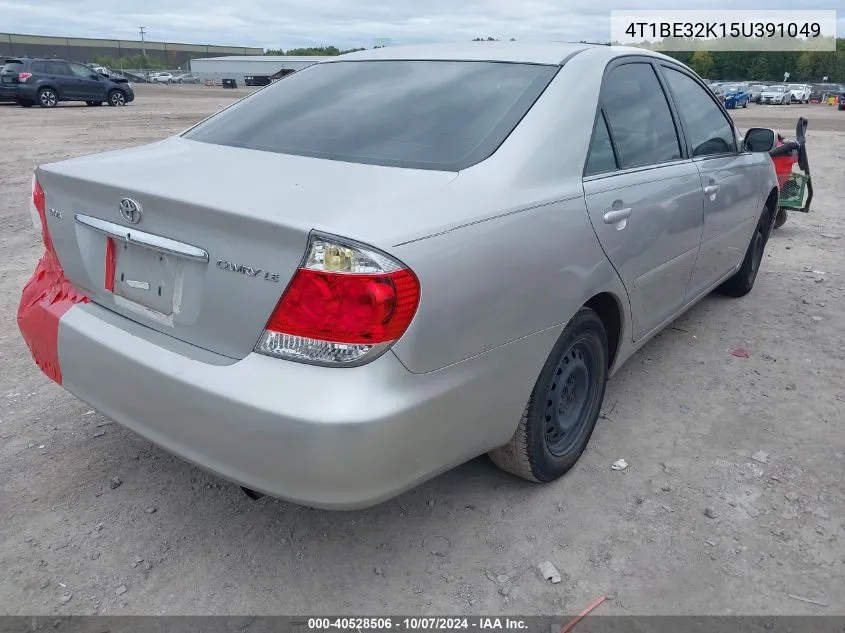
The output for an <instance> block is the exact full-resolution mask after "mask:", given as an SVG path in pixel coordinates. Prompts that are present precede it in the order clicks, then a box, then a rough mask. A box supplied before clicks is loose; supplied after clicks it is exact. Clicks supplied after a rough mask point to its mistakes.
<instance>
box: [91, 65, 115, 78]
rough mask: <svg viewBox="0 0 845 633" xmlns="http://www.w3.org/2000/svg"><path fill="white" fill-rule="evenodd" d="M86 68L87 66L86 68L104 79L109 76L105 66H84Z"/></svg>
mask: <svg viewBox="0 0 845 633" xmlns="http://www.w3.org/2000/svg"><path fill="white" fill-rule="evenodd" d="M86 66H88V68H90V69H91V70H93V71H94V72H98V73H100V74H101V75H103V76H105V77H110V76H111V72H109V69H108V68H106V67H105V66H100V65H99V64H86Z"/></svg>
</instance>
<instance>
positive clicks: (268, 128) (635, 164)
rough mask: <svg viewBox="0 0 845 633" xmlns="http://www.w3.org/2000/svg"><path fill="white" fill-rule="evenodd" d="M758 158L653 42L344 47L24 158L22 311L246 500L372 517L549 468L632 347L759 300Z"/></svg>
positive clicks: (143, 419) (32, 339)
mask: <svg viewBox="0 0 845 633" xmlns="http://www.w3.org/2000/svg"><path fill="white" fill-rule="evenodd" d="M774 144H775V138H774V132H773V131H772V130H767V129H763V128H757V129H752V130H748V131H747V132H746V133H745V135H744V136H743V135H740V133H739V132H738V130H737V129H736V127H735V126H734V124H733V122H732V121H731V118H730V117H729V116H728V114H727V112H726V111H725V109H724V106H723V104H721V103H720V102H719V101H718V100H717V99H716V97H715V96H714V95H713V93H712V92H711V91H710V90H708V88H707V86H706V84H704V82H703V81H702V80H701V79H700V78H699V77H698V76H696V75H695V74H694V73H693V72H692V71H691V70H690V69H689V68H687V67H686V66H684V65H682V64H680V63H678V62H677V61H675V60H673V59H671V58H669V57H666V56H663V55H661V54H658V53H652V52H649V51H646V50H641V49H628V48H620V47H610V46H592V45H587V44H566V43H555V44H522V43H513V42H512V43H496V42H493V43H489V44H487V43H485V44H482V45H476V44H467V45H464V46H460V45H455V46H446V45H438V46H423V47H408V48H402V47H395V48H381V49H377V50H370V51H363V52H359V53H354V54H349V55H344V56H342V57H338V58H334V59H330V60H327V61H323V62H320V63H316V64H314V65H312V66H310V67H309V68H306V69H304V70H301V71H299V72H297V73H295V74H292V75H290V76H289V77H287V78H286V79H285V80H284V81H281V82H277V83H274V84H272V85H270V86H267V87H266V88H264V89H261V90H260V91H258V92H256V93H254V94H252V95H251V96H248V97H246V98H244V99H242V100H240V101H238V102H237V103H235V104H234V105H232V106H230V107H228V108H226V109H224V110H223V111H221V112H219V113H217V114H216V115H214V116H212V117H210V118H208V119H207V120H205V121H203V122H201V123H199V124H198V125H196V126H194V127H192V128H191V129H189V130H187V131H185V132H184V133H182V134H179V135H177V136H174V137H172V138H168V139H165V140H162V141H159V142H155V143H152V144H149V145H144V146H141V147H137V148H132V149H125V150H119V151H112V152H106V153H102V154H98V155H93V156H85V157H80V158H73V159H70V160H63V161H61V162H56V163H52V164H47V165H42V166H40V167H39V168H38V169H37V170H36V172H35V175H34V179H33V188H32V217H33V223H34V225H35V226H36V227H37V228H38V229H39V230H40V231H41V234H42V238H43V242H44V247H45V252H44V255H43V257H42V259H41V260H40V262H39V263H38V266H37V269H36V271H35V273H34V275H33V277H32V279H31V280H30V281H29V283H28V284H27V285H26V287H25V289H24V291H23V295H22V297H21V302H20V307H19V311H18V323H19V327H20V329H21V332H22V334H23V337H24V339H25V340H26V343H27V345H28V346H29V349H30V350H31V352H32V355H33V357H34V359H35V361H36V362H37V364H38V365H39V367H41V369H42V370H43V371H44V373H45V374H47V376H49V377H50V378H51V379H53V380H54V381H56V382H57V383H59V384H60V385H62V386H63V387H64V388H65V389H67V390H68V391H69V392H70V393H72V394H74V395H75V396H77V397H78V398H80V399H81V400H83V401H85V402H87V403H89V404H90V405H91V406H92V407H94V408H96V409H97V410H99V411H101V412H102V413H103V414H105V415H106V416H109V417H110V418H112V419H114V420H115V421H117V422H118V423H120V424H122V425H124V426H126V427H128V428H129V429H131V430H133V431H135V432H137V433H139V434H140V435H142V436H144V437H146V438H148V439H149V440H151V441H152V442H154V443H156V444H158V445H160V446H162V447H163V448H164V449H166V450H168V451H170V452H172V453H174V454H176V455H179V456H181V457H183V458H184V459H186V460H188V461H190V462H193V463H195V464H197V465H199V466H200V467H202V468H205V469H207V470H209V471H212V472H214V473H217V474H219V475H220V476H222V477H224V478H226V479H229V480H231V481H234V482H236V483H238V484H239V485H241V486H243V487H244V488H246V489H248V490H250V491H254V492H257V493H265V494H270V495H273V496H276V497H280V498H284V499H289V500H292V501H295V502H298V503H302V504H306V505H311V506H317V507H325V508H353V507H363V506H368V505H372V504H375V503H377V502H379V501H381V500H384V499H387V498H389V497H391V496H394V495H396V494H398V493H400V492H401V491H403V490H406V489H408V488H410V487H412V486H414V485H416V484H418V483H420V482H422V481H424V480H426V479H428V478H431V477H433V476H434V475H436V474H437V473H440V472H443V471H445V470H447V469H449V468H452V467H454V466H456V465H458V464H460V463H462V462H464V461H467V460H469V459H471V458H473V457H476V456H478V455H482V454H485V453H489V454H490V456H491V457H492V460H493V461H494V462H495V463H496V464H498V465H499V466H501V467H502V468H504V469H506V470H508V471H510V472H512V473H515V474H516V475H519V476H521V477H523V478H525V479H528V480H531V481H535V482H550V481H553V480H555V479H557V478H558V477H560V476H562V475H563V474H564V473H565V472H566V471H568V470H569V469H570V468H572V467H573V466H574V465H575V463H576V462H577V461H578V458H579V457H580V455H581V454H582V452H583V451H584V449H585V447H586V446H587V443H588V440H589V438H590V435H591V433H592V432H593V429H594V427H595V426H596V422H597V420H598V418H599V412H600V408H601V404H602V399H603V397H604V392H605V384H606V381H607V379H608V377H609V376H610V375H611V374H612V373H613V372H614V371H616V370H617V369H618V368H619V367H620V366H621V365H622V363H623V362H624V361H625V360H626V359H627V358H628V357H630V356H631V354H632V353H634V351H635V350H637V349H638V348H639V347H640V346H642V345H643V344H644V343H645V342H646V341H647V340H649V338H650V337H652V336H654V335H655V334H656V333H657V332H659V331H660V330H661V329H662V328H664V327H665V326H666V325H667V324H669V323H670V322H671V321H672V320H673V319H675V318H676V317H678V315H680V314H681V313H682V312H684V311H685V310H687V309H688V308H689V307H690V306H692V305H693V304H695V303H696V302H697V301H698V300H699V299H701V298H702V297H704V296H705V295H707V294H708V293H709V292H711V291H712V290H714V289H718V290H719V291H720V292H722V293H724V294H727V295H729V296H734V297H739V296H742V295H745V294H746V293H748V292H749V291H750V290H751V288H752V286H753V284H754V281H755V277H756V275H757V271H758V269H759V266H760V262H761V260H762V257H763V249H764V248H765V246H766V242H767V240H768V238H769V235H770V232H771V228H772V224H773V217H774V214H775V212H776V206H777V199H778V188H777V180H776V178H775V173H774V168H773V165H772V162H771V160H770V158H769V156H768V154H767V153H766V152H767V151H768V150H769V149H771V148H772V147H773V146H774ZM244 183H249V186H248V187H245V186H244Z"/></svg>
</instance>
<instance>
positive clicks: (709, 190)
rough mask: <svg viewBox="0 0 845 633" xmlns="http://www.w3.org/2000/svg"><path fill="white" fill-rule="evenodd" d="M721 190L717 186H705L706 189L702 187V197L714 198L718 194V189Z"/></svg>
mask: <svg viewBox="0 0 845 633" xmlns="http://www.w3.org/2000/svg"><path fill="white" fill-rule="evenodd" d="M721 188H722V187H720V186H719V185H707V186H706V187H704V195H707V196H715V195H716V194H717V193H719V189H721Z"/></svg>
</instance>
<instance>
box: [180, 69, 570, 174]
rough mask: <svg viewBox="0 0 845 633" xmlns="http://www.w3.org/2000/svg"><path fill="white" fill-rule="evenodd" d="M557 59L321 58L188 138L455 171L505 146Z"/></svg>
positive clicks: (346, 159)
mask: <svg viewBox="0 0 845 633" xmlns="http://www.w3.org/2000/svg"><path fill="white" fill-rule="evenodd" d="M557 69H558V67H557V66H542V65H534V64H511V63H496V62H462V61H360V62H329V63H323V64H316V65H314V66H311V67H309V68H306V69H304V70H302V71H300V72H298V73H295V74H292V75H290V76H288V77H286V78H284V79H282V80H280V81H278V82H277V83H275V84H272V85H270V86H268V87H267V88H265V89H263V90H261V91H259V92H257V93H256V94H255V95H253V96H251V97H249V98H247V99H245V100H243V101H241V102H239V103H237V104H236V105H234V106H232V107H231V108H229V109H227V110H224V111H223V112H221V113H220V114H218V115H216V116H214V117H213V118H211V119H209V120H208V121H206V122H205V123H202V124H200V125H199V126H197V127H196V128H194V129H193V130H190V131H188V132H187V133H186V134H185V138H189V139H192V140H195V141H202V142H206V143H215V144H218V145H228V146H232V147H244V148H249V149H256V150H262V151H268V152H277V153H281V154H296V155H300V156H313V157H318V158H328V159H333V160H340V161H347V162H355V163H367V164H375V165H387V166H395V167H411V168H420V169H438V170H445V171H457V170H460V169H464V168H466V167H469V166H470V165H474V164H475V163H477V162H479V161H481V160H484V159H485V158H487V157H488V156H489V155H490V154H492V153H493V152H494V151H495V150H496V149H497V148H498V147H499V145H500V144H501V143H502V141H504V139H505V138H506V137H507V136H508V134H510V132H511V131H512V130H513V128H514V127H515V126H516V125H517V123H519V121H520V119H521V118H522V117H523V116H524V115H525V113H526V112H527V111H528V110H529V108H531V106H532V104H533V103H534V101H535V100H536V99H537V97H539V95H540V94H541V93H542V91H543V89H544V88H545V87H546V86H547V85H548V83H549V82H550V81H551V79H552V77H554V74H555V72H556V71H557Z"/></svg>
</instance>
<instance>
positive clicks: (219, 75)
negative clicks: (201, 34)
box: [191, 55, 330, 86]
mask: <svg viewBox="0 0 845 633" xmlns="http://www.w3.org/2000/svg"><path fill="white" fill-rule="evenodd" d="M323 59H330V58H328V57H316V56H314V57H312V56H302V57H297V56H294V55H239V56H229V57H211V58H208V59H192V60H191V74H193V75H195V76H197V77H199V78H200V79H202V80H209V79H212V80H214V81H215V82H216V83H221V82H222V81H223V80H224V79H234V80H235V82H236V83H237V84H238V85H239V86H263V85H266V84H268V83H270V81H271V80H272V79H276V78H280V77H284V76H285V75H287V74H290V73H292V72H296V71H297V70H301V69H303V68H306V67H308V66H310V65H311V64H316V63H317V62H319V61H320V60H323Z"/></svg>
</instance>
